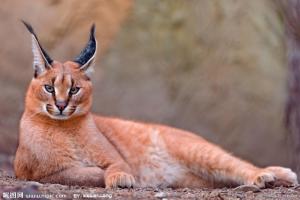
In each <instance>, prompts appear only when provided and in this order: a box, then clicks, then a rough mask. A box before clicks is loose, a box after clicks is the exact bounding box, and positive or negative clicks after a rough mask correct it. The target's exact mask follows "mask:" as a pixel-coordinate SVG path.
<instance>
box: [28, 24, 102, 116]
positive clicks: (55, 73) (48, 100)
mask: <svg viewBox="0 0 300 200" xmlns="http://www.w3.org/2000/svg"><path fill="white" fill-rule="evenodd" d="M24 24H25V26H26V28H27V29H28V31H29V32H30V33H31V39H32V52H33V69H34V77H33V79H32V81H31V83H30V86H29V89H28V92H27V95H26V105H25V106H26V109H27V110H30V111H31V112H32V113H33V115H36V114H39V115H45V116H47V117H50V118H52V119H56V120H68V119H70V118H72V117H76V116H80V115H84V114H86V113H88V112H89V110H90V108H91V104H92V83H91V81H90V73H91V72H92V71H93V70H92V69H93V65H94V61H95V55H96V50H97V41H96V39H95V25H93V26H92V27H91V31H90V38H89V41H88V43H87V45H86V47H85V48H84V49H83V50H82V51H81V53H80V54H79V56H77V57H76V58H75V59H74V61H68V62H65V63H60V62H57V61H54V60H52V59H51V58H50V56H49V55H48V54H47V53H46V51H45V50H44V49H43V48H42V46H41V45H40V42H39V40H38V38H37V36H36V34H35V32H34V31H33V28H32V27H31V26H30V25H29V24H28V23H26V22H24Z"/></svg>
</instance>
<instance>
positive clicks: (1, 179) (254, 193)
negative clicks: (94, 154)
mask: <svg viewBox="0 0 300 200" xmlns="http://www.w3.org/2000/svg"><path fill="white" fill-rule="evenodd" d="M0 194H1V195H0V199H1V198H2V199H164V200H166V199H210V200H214V199H216V200H225V199H227V200H229V199H249V200H250V199H251V200H252V199H255V200H256V199H261V200H266V199H284V200H287V199H290V200H296V199H297V200H298V199H300V186H294V187H290V188H285V187H277V188H273V189H263V190H260V189H258V188H255V187H249V186H240V187H237V188H230V189H228V188H223V189H188V188H183V189H176V190H173V189H170V188H167V189H153V188H143V189H141V188H136V189H115V190H110V189H104V188H92V187H79V186H65V185H59V184H40V183H38V182H32V181H27V182H26V181H19V180H16V179H15V178H14V177H13V176H11V175H9V174H8V173H6V172H4V171H2V170H0ZM21 197H23V198H21Z"/></svg>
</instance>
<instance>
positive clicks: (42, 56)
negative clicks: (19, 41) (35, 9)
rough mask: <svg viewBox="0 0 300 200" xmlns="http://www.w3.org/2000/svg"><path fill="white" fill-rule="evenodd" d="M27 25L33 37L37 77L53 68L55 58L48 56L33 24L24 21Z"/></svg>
mask: <svg viewBox="0 0 300 200" xmlns="http://www.w3.org/2000/svg"><path fill="white" fill-rule="evenodd" d="M22 22H23V24H24V25H25V26H26V28H27V30H28V31H29V32H30V34H31V38H32V53H33V69H34V77H35V78H36V77H37V76H39V75H40V74H42V73H44V72H45V71H46V70H49V69H51V64H52V62H53V60H52V59H51V58H50V57H49V56H48V54H47V53H46V51H45V50H44V49H43V47H42V46H41V45H40V42H39V40H38V38H37V36H36V34H35V32H34V30H33V28H32V26H31V25H30V24H28V23H26V22H25V21H22Z"/></svg>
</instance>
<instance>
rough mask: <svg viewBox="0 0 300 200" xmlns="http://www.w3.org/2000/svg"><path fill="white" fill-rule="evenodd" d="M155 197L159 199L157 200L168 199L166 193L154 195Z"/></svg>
mask: <svg viewBox="0 0 300 200" xmlns="http://www.w3.org/2000/svg"><path fill="white" fill-rule="evenodd" d="M154 197H157V198H165V197H167V194H166V193H164V192H158V193H156V194H155V195H154Z"/></svg>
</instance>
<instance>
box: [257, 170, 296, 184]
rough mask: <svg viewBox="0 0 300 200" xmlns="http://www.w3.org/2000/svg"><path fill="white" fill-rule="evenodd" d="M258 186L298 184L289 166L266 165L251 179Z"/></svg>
mask: <svg viewBox="0 0 300 200" xmlns="http://www.w3.org/2000/svg"><path fill="white" fill-rule="evenodd" d="M251 184H254V185H256V186H258V187H259V188H266V187H271V186H290V185H295V184H298V181H297V175H296V174H295V173H294V172H293V171H292V170H290V169H289V168H284V167H267V168H265V169H262V170H260V171H259V172H258V173H257V174H255V176H254V177H253V178H252V180H251Z"/></svg>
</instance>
